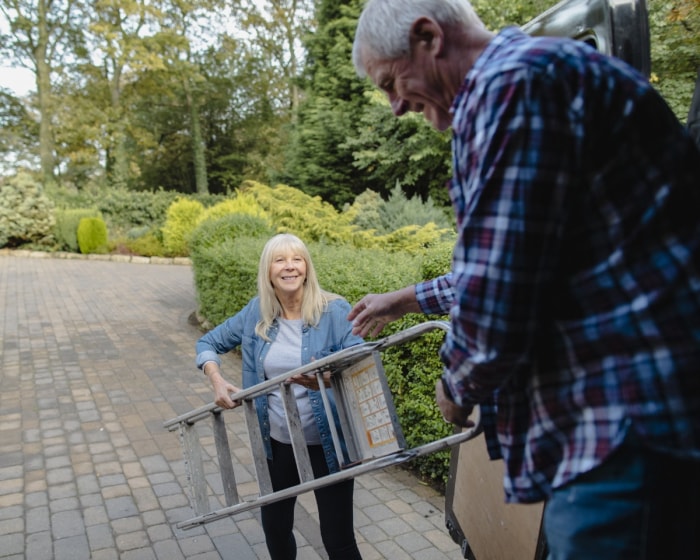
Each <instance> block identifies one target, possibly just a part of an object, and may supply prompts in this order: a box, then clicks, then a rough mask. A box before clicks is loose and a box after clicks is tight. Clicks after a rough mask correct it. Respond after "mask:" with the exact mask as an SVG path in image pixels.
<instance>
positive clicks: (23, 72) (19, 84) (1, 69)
mask: <svg viewBox="0 0 700 560" xmlns="http://www.w3.org/2000/svg"><path fill="white" fill-rule="evenodd" d="M0 86H2V87H4V88H7V89H10V90H12V91H13V92H14V94H15V95H16V96H18V97H21V96H24V95H26V94H27V93H29V92H30V91H33V90H35V87H34V74H33V73H32V72H31V71H29V70H27V69H26V68H11V67H9V66H0Z"/></svg>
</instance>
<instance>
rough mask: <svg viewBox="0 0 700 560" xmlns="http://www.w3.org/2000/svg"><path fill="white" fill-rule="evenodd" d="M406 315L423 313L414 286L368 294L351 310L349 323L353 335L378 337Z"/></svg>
mask: <svg viewBox="0 0 700 560" xmlns="http://www.w3.org/2000/svg"><path fill="white" fill-rule="evenodd" d="M406 313H421V309H420V306H419V305H418V301H417V300H416V290H415V287H414V286H407V287H405V288H402V289H400V290H396V291H395V292H387V293H384V294H367V295H366V296H365V297H363V298H362V299H361V300H360V301H358V302H357V303H356V304H355V306H354V307H353V308H352V309H351V310H350V313H349V314H348V321H352V333H353V334H356V335H358V336H361V337H363V338H364V337H366V336H367V335H368V334H369V335H370V336H377V335H378V334H379V333H380V332H382V329H383V328H384V327H385V326H386V325H387V324H389V323H391V322H392V321H396V319H400V318H401V317H403V316H404V315H405V314H406Z"/></svg>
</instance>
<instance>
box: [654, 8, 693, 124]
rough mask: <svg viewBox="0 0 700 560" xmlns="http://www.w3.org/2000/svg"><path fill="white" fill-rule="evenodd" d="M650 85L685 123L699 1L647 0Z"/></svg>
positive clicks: (691, 95)
mask: <svg viewBox="0 0 700 560" xmlns="http://www.w3.org/2000/svg"><path fill="white" fill-rule="evenodd" d="M647 1H648V9H649V29H650V34H651V37H652V40H651V69H652V76H651V81H652V83H653V84H654V86H655V87H656V89H658V90H659V92H660V93H661V94H662V95H663V96H664V99H665V100H666V101H667V102H668V104H669V105H670V106H671V109H673V111H674V113H675V114H676V116H677V117H678V119H679V120H680V121H681V122H682V123H685V122H686V120H687V118H688V110H689V108H690V101H691V99H692V97H693V89H694V87H695V78H696V76H697V73H698V72H699V71H700V0H676V1H674V2H671V1H669V0H647Z"/></svg>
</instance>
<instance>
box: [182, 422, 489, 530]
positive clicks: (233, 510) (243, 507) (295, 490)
mask: <svg viewBox="0 0 700 560" xmlns="http://www.w3.org/2000/svg"><path fill="white" fill-rule="evenodd" d="M481 431H482V430H481V426H480V425H478V424H477V425H476V426H474V427H472V428H468V429H466V430H464V431H461V432H458V433H456V434H452V435H450V436H447V437H444V438H442V439H439V440H437V441H433V442H430V443H427V444H425V445H421V446H419V447H416V448H413V449H410V450H408V451H400V452H397V453H394V454H392V455H385V456H383V457H379V458H377V459H373V460H371V461H369V462H367V463H361V464H358V465H355V466H353V467H351V468H348V469H345V470H342V471H338V472H336V473H332V474H329V475H326V476H323V477H321V478H316V479H314V480H311V481H309V482H306V483H302V484H299V485H297V486H291V487H289V488H285V489H284V490H278V491H277V492H274V493H272V494H268V495H266V496H261V497H260V498H257V499H255V500H251V501H247V502H241V503H239V504H236V505H234V506H231V507H226V508H222V509H219V510H216V511H213V512H211V513H208V514H205V515H200V516H198V517H193V518H191V519H187V520H185V521H181V522H179V523H178V524H177V527H178V529H191V528H193V527H196V526H198V525H202V524H204V523H209V522H211V521H216V520H218V519H222V518H224V517H228V516H231V515H237V514H239V513H243V512H244V511H248V510H251V509H255V508H258V507H261V506H264V505H268V504H271V503H274V502H277V501H280V500H284V499H287V498H292V497H294V496H298V495H300V494H303V493H305V492H310V491H312V490H317V489H319V488H323V487H325V486H329V485H331V484H335V483H337V482H342V481H344V480H349V479H351V478H356V477H358V476H360V475H362V474H367V473H370V472H373V471H376V470H380V469H385V468H387V467H391V466H395V465H400V464H402V463H405V462H406V461H410V460H412V459H415V458H416V457H421V456H423V455H429V454H431V453H435V452H436V451H441V450H443V449H446V448H448V447H452V446H454V445H459V444H461V443H463V442H465V441H468V440H470V439H473V438H475V437H476V436H478V435H479V434H480V433H481Z"/></svg>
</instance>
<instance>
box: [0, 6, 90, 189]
mask: <svg viewBox="0 0 700 560" xmlns="http://www.w3.org/2000/svg"><path fill="white" fill-rule="evenodd" d="M80 10H81V2H80V0H0V13H1V14H2V15H3V17H4V18H5V20H6V21H7V23H8V25H9V32H7V33H3V34H1V35H0V45H1V47H0V48H1V49H2V54H3V55H4V56H6V57H9V58H11V59H13V60H14V61H16V62H17V63H19V64H21V65H22V66H25V67H26V68H29V69H30V70H31V71H32V72H33V73H34V75H35V78H36V99H37V106H38V110H39V119H40V120H39V156H40V162H41V172H42V176H43V180H44V183H46V184H48V183H53V182H54V168H55V163H56V159H55V152H54V131H53V119H54V114H55V111H56V103H55V100H54V97H53V80H54V79H55V78H56V77H57V76H59V75H60V71H61V68H62V66H63V64H64V62H65V56H66V55H67V54H68V53H70V52H71V51H73V50H74V49H75V48H77V47H76V46H77V45H79V44H80V42H81V32H80V27H79V23H78V17H77V14H78V13H79V12H80Z"/></svg>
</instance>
